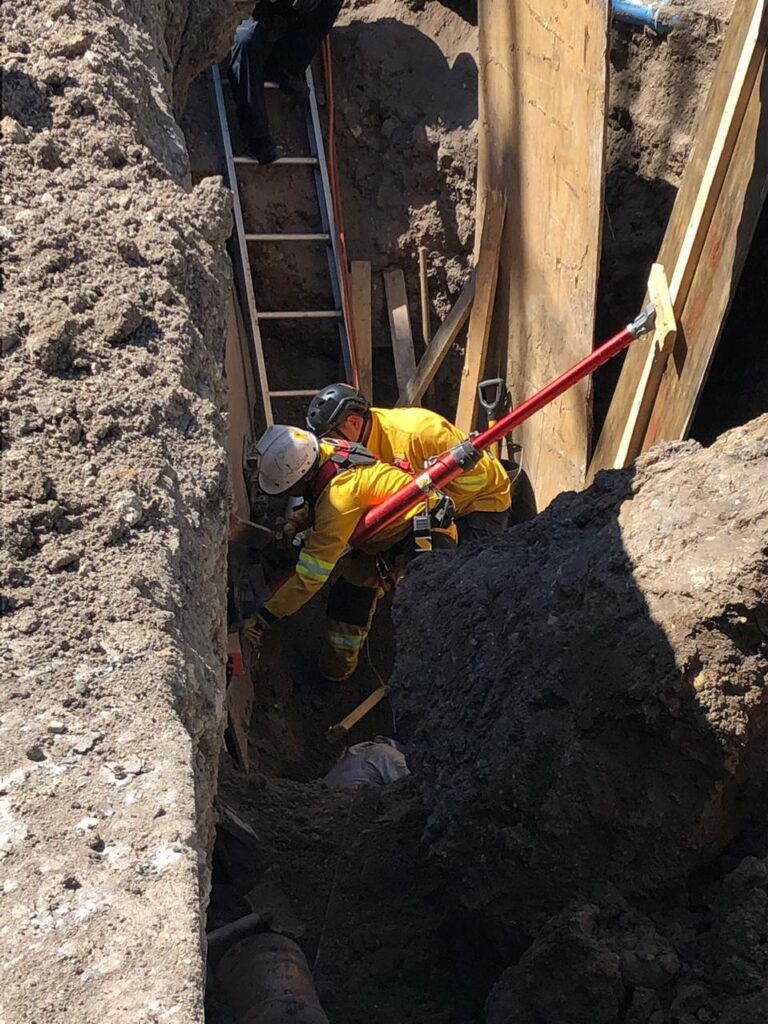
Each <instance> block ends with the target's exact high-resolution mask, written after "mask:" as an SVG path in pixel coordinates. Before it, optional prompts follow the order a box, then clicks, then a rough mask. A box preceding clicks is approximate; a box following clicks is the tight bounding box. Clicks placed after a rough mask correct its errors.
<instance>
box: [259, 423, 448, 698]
mask: <svg viewBox="0 0 768 1024" xmlns="http://www.w3.org/2000/svg"><path fill="white" fill-rule="evenodd" d="M256 471H257V474H258V485H259V487H260V488H261V490H262V491H264V492H265V493H266V494H272V495H278V494H292V495H303V496H305V497H306V498H308V500H309V501H310V504H311V505H312V506H313V511H314V524H313V527H312V529H311V530H310V532H309V535H308V537H307V540H306V543H305V545H304V547H303V549H302V551H301V554H300V556H299V560H298V563H297V565H296V567H295V569H294V570H293V571H292V572H291V573H290V574H289V575H288V576H287V577H286V578H284V579H282V580H281V581H279V582H278V584H277V585H276V586H275V587H274V590H273V593H272V596H271V597H270V598H269V599H268V600H267V601H266V602H265V604H264V605H263V606H262V608H261V609H260V610H259V612H258V613H257V614H256V615H255V616H253V617H252V618H251V619H248V620H247V621H246V622H245V623H244V624H243V626H244V631H245V633H246V636H247V637H248V639H249V640H250V641H251V643H253V644H256V645H258V644H259V643H260V640H261V637H262V635H263V633H264V631H265V629H267V628H268V627H269V625H270V624H271V623H273V622H275V621H276V620H277V619H282V618H285V617H286V616H288V615H292V614H293V613H294V612H296V611H298V610H299V608H301V607H302V605H304V604H305V603H306V602H307V601H308V600H309V599H310V598H311V597H312V596H313V595H314V594H315V593H317V591H318V590H320V589H321V587H322V586H323V585H324V584H325V583H326V582H327V581H328V580H329V579H330V578H331V576H332V574H333V573H334V570H336V566H337V563H338V562H339V560H340V559H341V558H342V555H343V554H344V552H345V550H346V549H347V546H348V541H349V538H350V537H351V536H352V533H353V531H354V529H355V527H356V526H357V524H358V522H359V520H360V518H361V516H362V515H363V514H364V513H365V512H367V511H368V510H369V509H371V508H373V507H374V506H376V505H378V504H380V503H381V502H382V501H384V500H385V499H386V498H388V497H390V495H392V494H396V493H397V492H398V491H399V490H401V489H402V487H403V486H404V485H405V484H407V483H408V481H409V480H410V476H409V475H408V474H406V473H405V472H404V471H403V470H402V469H399V468H397V467H396V466H393V465H389V464H387V463H384V462H380V461H378V460H377V459H375V458H374V456H373V455H372V454H371V453H370V452H369V451H367V450H366V449H365V448H363V447H362V446H361V445H357V444H350V443H348V442H345V441H335V440H330V439H329V440H318V438H317V437H316V436H315V435H314V434H311V433H310V432H308V431H306V430H301V429H299V428H297V427H285V426H273V427H269V428H268V430H267V431H266V432H265V433H264V435H263V436H262V437H261V439H260V440H259V442H258V443H257V445H256ZM429 503H430V509H431V513H432V516H433V517H434V522H435V531H434V534H433V542H434V545H435V547H438V546H449V547H454V546H455V544H456V529H455V527H454V526H453V525H451V524H450V523H449V522H447V521H444V520H443V519H442V518H441V517H442V516H443V514H444V513H445V510H446V508H447V503H446V502H445V501H441V500H440V498H439V496H431V497H430V499H429ZM423 510H424V506H421V507H416V508H414V509H411V510H410V511H408V512H406V513H404V514H403V516H402V517H401V518H400V519H398V520H397V521H396V522H395V523H393V524H392V525H391V526H389V527H387V528H386V529H385V530H382V531H381V533H380V534H378V535H377V536H376V537H375V539H374V540H373V541H372V542H371V545H370V546H369V547H367V548H366V549H365V550H360V551H353V552H351V553H350V554H349V555H348V556H347V557H346V558H345V559H343V561H344V562H345V563H347V564H348V565H349V567H350V568H349V570H348V586H347V587H346V589H345V590H344V591H343V592H342V593H341V595H339V594H338V593H335V592H336V587H335V586H334V587H332V589H331V594H330V598H329V608H328V614H329V625H328V630H327V633H326V635H325V637H324V638H323V641H322V647H321V651H320V666H319V667H320V671H321V673H322V674H323V676H325V678H327V679H329V680H333V681H337V682H341V681H343V680H344V679H347V678H349V676H351V675H352V673H353V672H354V670H355V668H356V667H357V663H358V659H359V656H360V650H361V648H362V645H363V643H364V642H365V638H366V636H367V635H368V631H369V630H370V626H371V621H372V619H373V615H374V612H375V609H376V603H377V601H378V598H379V597H380V595H381V594H382V593H384V590H385V585H386V584H385V582H384V581H383V580H382V577H381V574H380V572H379V570H378V568H377V562H378V563H379V564H386V565H387V566H388V571H389V572H390V573H391V574H392V576H393V577H394V576H396V575H397V573H398V572H400V571H402V568H403V567H404V565H405V562H406V561H407V560H408V559H409V557H412V555H413V554H414V553H415V550H414V547H413V540H412V536H413V529H412V520H413V519H414V517H415V516H416V515H418V514H419V512H423ZM339 600H340V601H341V604H340V605H339ZM334 602H335V603H334ZM337 606H338V607H337Z"/></svg>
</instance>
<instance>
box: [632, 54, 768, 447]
mask: <svg viewBox="0 0 768 1024" xmlns="http://www.w3.org/2000/svg"><path fill="white" fill-rule="evenodd" d="M766 138H768V63H767V62H766V58H765V49H764V50H763V64H762V69H761V72H760V81H755V83H754V84H753V87H752V96H751V99H750V102H749V104H748V107H747V111H746V114H745V117H744V121H743V122H742V128H741V131H740V132H739V138H738V141H737V143H736V147H735V149H734V151H733V156H732V157H731V163H730V166H729V169H728V174H727V175H726V180H725V182H724V185H723V188H722V191H721V192H720V199H719V201H718V204H717V208H716V210H715V213H714V216H713V218H712V222H711V224H710V228H709V231H708V232H707V236H706V240H705V242H704V247H703V249H702V251H701V256H700V258H699V261H698V263H697V266H696V272H695V274H694V276H693V279H692V281H691V287H690V291H689V293H688V298H687V301H686V303H685V308H684V309H683V313H682V317H681V326H682V334H683V337H682V344H681V345H680V347H679V349H678V343H677V342H676V344H675V346H674V347H673V349H672V355H671V358H670V359H669V360H668V361H667V365H666V368H665V372H664V375H663V377H662V378H661V384H660V386H659V390H658V394H657V396H656V401H655V403H654V406H653V409H652V411H651V414H650V418H649V422H648V430H647V431H646V434H645V438H644V440H643V450H646V449H647V448H649V447H650V446H651V445H653V444H656V443H657V442H658V441H664V440H673V439H676V438H684V437H686V436H687V435H688V431H689V429H690V426H691V422H692V420H693V417H694V414H695V412H696V408H697V406H698V402H699V398H700V396H701V392H702V390H703V387H704V384H705V382H706V379H707V375H708V373H709V369H710V367H711V365H712V360H713V358H714V355H715V351H716V349H717V343H718V341H719V339H720V334H721V332H722V329H723V325H724V323H725V318H726V316H727V314H728V310H729V308H730V305H731V300H732V299H733V295H734V293H735V291H736V286H737V285H738V282H739V277H740V276H741V271H742V269H743V266H744V261H745V259H746V257H747V253H748V252H749V247H750V244H751V242H752V237H753V235H754V231H755V228H756V226H757V222H758V220H759V219H760V212H761V210H762V208H763V203H764V202H765V199H766V195H767V194H768V142H766ZM680 340H681V339H679V338H678V341H680Z"/></svg>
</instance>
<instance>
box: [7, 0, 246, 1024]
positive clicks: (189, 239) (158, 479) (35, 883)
mask: <svg viewBox="0 0 768 1024" xmlns="http://www.w3.org/2000/svg"><path fill="white" fill-rule="evenodd" d="M236 20H237V16H236V14H235V12H234V8H233V4H231V3H229V2H227V0H215V2H205V0H199V2H195V0H146V2H142V3H139V2H129V3H125V2H121V0H105V2H101V3H96V2H93V0H32V2H28V3H27V2H25V3H23V4H22V3H13V4H6V5H4V8H3V11H2V21H3V65H4V89H3V92H4V95H3V114H4V120H3V166H4V185H5V188H4V206H3V213H4V218H3V222H4V226H3V228H2V235H1V236H0V244H1V245H2V249H3V265H4V276H5V280H4V295H3V322H2V346H3V370H4V373H3V395H2V411H3V447H4V453H3V457H4V474H3V508H2V517H3V537H4V554H3V565H2V589H3V619H2V626H3V639H2V663H3V674H4V679H5V682H4V696H3V698H2V705H1V706H0V715H1V718H2V723H1V724H0V775H2V782H1V785H0V790H1V792H0V801H2V802H1V803H0V820H1V821H2V824H1V825H0V858H2V860H3V864H2V874H3V890H2V897H1V899H2V928H0V935H2V945H3V952H2V957H0V960H1V961H2V975H1V979H2V980H0V1005H2V1007H3V1010H4V1012H0V1017H2V1018H3V1019H7V1020H9V1021H10V1020H13V1021H15V1022H18V1024H22V1022H32V1021H34V1022H35V1024H63V1022H65V1021H73V1022H74V1021H77V1022H78V1024H90V1022H96V1021H99V1022H101V1021H104V1020H109V1021H110V1022H112V1024H121V1022H123V1021H126V1022H127V1021H130V1022H131V1024H136V1022H140V1021H160V1020H163V1021H164V1020H173V1021H174V1022H182V1021H184V1022H186V1021H200V1020H202V993H203V957H202V951H203V946H202V933H201V929H202V925H201V920H202V917H201V913H200V911H201V906H203V905H204V904H205V901H206V899H207V890H208V883H209V855H210V850H211V846H212V838H213V809H212V797H213V792H214V788H215V783H216V761H217V755H218V750H219V747H220V739H221V730H222V692H223V665H224V645H225V624H224V622H223V621H222V616H223V611H224V606H225V594H224V592H223V587H224V579H225V539H226V538H225V534H226V512H227V505H228V500H229V482H228V473H227V462H226V452H225V447H224V438H225V416H224V403H225V397H226V396H225V388H224V382H223V377H222V367H223V350H224V334H225V330H224V327H225V325H224V314H225V308H226V307H225V297H226V294H227V289H228V288H229V286H230V279H231V270H230V265H229V260H228V257H227V255H226V251H225V239H226V237H227V235H228V233H229V230H230V209H229V199H228V195H227V193H226V192H225V190H224V189H223V187H222V185H221V183H220V181H219V180H218V179H213V178H209V179H206V180H203V181H201V182H200V183H199V184H197V185H196V186H195V187H194V188H193V187H192V185H191V179H190V175H189V166H188V157H187V150H186V146H185V141H184V137H183V135H182V134H181V131H180V129H179V127H178V125H177V123H176V120H175V116H174V108H175V107H176V108H178V107H180V106H181V105H182V103H183V100H184V95H185V92H186V89H187V85H188V83H189V81H190V79H191V78H192V77H193V75H194V74H195V73H196V72H197V71H199V70H200V69H201V68H202V67H203V66H204V65H205V64H206V63H207V62H208V61H209V60H210V58H211V57H212V56H213V55H214V53H216V52H217V51H218V52H219V53H220V52H221V51H222V49H225V48H226V40H228V38H229V37H230V35H231V30H232V26H233V25H234V23H235V22H236ZM219 39H223V40H224V41H225V46H224V48H221V47H219Z"/></svg>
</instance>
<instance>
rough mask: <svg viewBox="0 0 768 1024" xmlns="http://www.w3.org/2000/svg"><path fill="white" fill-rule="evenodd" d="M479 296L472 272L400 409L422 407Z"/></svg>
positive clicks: (401, 398) (408, 387) (436, 336)
mask: <svg viewBox="0 0 768 1024" xmlns="http://www.w3.org/2000/svg"><path fill="white" fill-rule="evenodd" d="M474 297H475V272H474V270H473V271H472V273H471V275H470V276H469V278H468V279H467V282H466V284H465V285H464V287H463V288H462V289H461V291H460V292H459V296H458V298H457V299H456V301H455V302H454V304H453V306H452V307H451V311H450V313H449V314H448V316H447V317H446V318H445V320H443V322H442V324H441V325H440V327H439V328H438V329H437V330H436V331H435V333H434V335H433V337H432V340H431V341H430V343H429V345H428V346H427V350H426V352H425V353H424V355H423V356H422V357H421V359H420V360H419V365H418V368H417V370H416V373H415V374H414V376H413V377H411V379H410V380H409V381H408V383H407V385H406V386H405V389H404V390H403V391H402V392H401V394H400V397H399V398H398V400H397V403H396V404H397V405H398V406H401V407H402V406H409V405H418V403H419V402H420V401H421V399H422V397H423V396H424V392H425V391H426V390H427V388H428V387H429V385H430V384H431V383H432V381H433V380H434V378H435V374H436V373H437V371H438V370H439V369H440V367H441V366H442V363H443V360H444V359H445V357H446V356H447V355H448V353H449V351H450V350H451V347H452V346H453V344H454V342H455V341H456V339H457V338H458V336H459V334H460V333H461V330H462V328H463V327H464V324H465V323H466V322H467V320H468V319H469V313H470V310H471V309H472V302H473V300H474Z"/></svg>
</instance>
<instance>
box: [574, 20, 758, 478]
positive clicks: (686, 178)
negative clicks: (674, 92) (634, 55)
mask: <svg viewBox="0 0 768 1024" xmlns="http://www.w3.org/2000/svg"><path fill="white" fill-rule="evenodd" d="M767 32H768V27H767V25H766V0H744V2H742V3H738V4H736V5H735V7H734V9H733V14H732V16H731V22H730V25H729V27H728V32H727V34H726V37H725V41H724V43H723V48H722V51H721V54H720V58H719V60H718V63H717V66H716V68H715V74H714V77H713V79H712V85H711V87H710V90H709V94H708V96H707V100H706V103H705V105H704V109H703V111H702V114H701V118H700V120H699V124H698V127H697V130H696V137H695V140H694V146H693V149H692V151H691V155H690V158H689V161H688V164H687V166H686V168H685V172H684V174H683V180H682V182H681V185H680V189H679V191H678V193H677V197H676V199H675V204H674V206H673V208H672V214H671V216H670V219H669V224H668V225H667V230H666V233H665V235H664V240H663V242H662V244H661V249H660V251H659V256H658V261H657V262H659V263H661V264H662V265H663V266H664V267H665V268H666V269H667V273H668V275H669V283H670V294H671V297H672V302H673V306H674V310H675V318H676V320H677V326H678V333H677V338H676V342H675V345H674V348H673V351H672V358H671V359H669V360H668V361H667V364H666V367H665V372H664V375H663V377H662V379H661V382H660V385H659V389H658V392H657V395H656V396H655V400H654V406H653V409H652V410H651V412H650V416H649V423H648V429H647V430H646V432H645V434H644V436H643V437H642V438H641V439H640V440H639V441H638V443H637V444H636V445H635V447H634V449H633V450H627V451H624V452H620V450H619V449H620V445H621V440H622V437H623V436H624V433H625V429H626V423H627V417H628V415H629V411H630V410H631V408H632V404H633V402H634V400H635V395H636V393H637V390H638V386H639V383H640V381H641V380H642V375H643V369H644V366H645V365H646V362H647V359H648V353H649V349H650V347H651V345H652V339H649V338H648V339H643V338H641V339H639V340H638V341H637V342H635V343H634V344H633V345H632V347H631V348H630V349H629V351H628V352H627V356H626V359H625V361H624V365H623V367H622V370H621V374H620V376H619V380H618V383H617V385H616V390H615V392H614V395H613V399H612V401H611V405H610V407H609V409H608V414H607V416H606V420H605V423H604V425H603V429H602V431H601V434H600V438H599V440H598V443H597V445H596V447H595V452H594V455H593V457H592V462H591V464H590V467H589V473H588V480H591V479H593V478H594V475H595V473H596V472H597V471H598V470H600V469H605V468H610V467H614V466H617V465H626V462H627V460H631V458H633V457H634V456H635V455H637V454H638V452H639V451H640V450H642V449H645V448H647V447H649V445H650V444H653V443H654V442H655V441H658V440H664V439H667V440H672V439H676V438H681V437H684V436H685V433H686V432H687V430H688V427H689V426H690V421H691V418H692V416H693V411H694V409H695V406H696V402H697V398H698V394H699V392H700V389H701V386H702V384H703V381H704V379H705V377H706V372H707V370H708V368H709V365H710V363H711V360H712V356H713V354H714V349H715V346H716V343H717V339H718V337H719V335H720V330H721V327H722V322H723V319H724V316H725V313H726V311H727V309H728V306H729V304H730V298H731V295H732V292H733V289H734V288H735V286H736V282H737V280H738V275H739V273H740V271H741V266H742V265H743V261H744V258H745V256H746V251H747V249H748V247H749V242H750V241H751V236H752V231H753V230H754V225H755V223H756V220H757V216H759V212H760V208H761V206H762V199H761V198H760V193H761V191H762V189H763V187H764V186H763V185H762V184H761V181H760V176H761V173H764V172H762V171H761V166H762V164H763V162H764V159H765V156H766V154H765V149H766V146H765V144H764V142H763V143H761V142H760V128H761V127H762V128H763V130H764V129H765V125H764V124H763V125H762V126H761V124H760V120H761V114H762V117H763V120H764V117H765V114H764V110H765V107H766V102H767V100H766V96H765V92H766V87H765V40H766V33H767ZM761 94H762V97H761ZM761 106H762V110H761ZM763 198H764V196H763ZM750 225H751V227H750ZM705 306H706V307H707V309H708V312H709V316H710V317H711V319H709V320H708V321H707V322H703V321H702V315H701V312H702V309H703V308H704V307H705ZM675 393H677V397H674V396H675ZM620 455H621V456H622V458H621V459H620V458H619V456H620Z"/></svg>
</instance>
